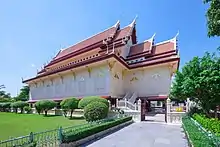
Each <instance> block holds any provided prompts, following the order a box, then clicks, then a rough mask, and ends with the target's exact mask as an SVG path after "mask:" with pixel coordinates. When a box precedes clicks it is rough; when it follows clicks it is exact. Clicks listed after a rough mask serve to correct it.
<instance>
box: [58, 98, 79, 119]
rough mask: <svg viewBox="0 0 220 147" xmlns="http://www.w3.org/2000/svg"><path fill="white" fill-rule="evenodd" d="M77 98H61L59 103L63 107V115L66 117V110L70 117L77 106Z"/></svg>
mask: <svg viewBox="0 0 220 147" xmlns="http://www.w3.org/2000/svg"><path fill="white" fill-rule="evenodd" d="M78 103H79V100H78V99H76V98H69V99H65V100H62V102H61V103H60V105H61V108H62V109H63V112H64V115H65V117H66V115H67V112H68V111H70V118H72V115H73V111H74V109H77V108H78Z"/></svg>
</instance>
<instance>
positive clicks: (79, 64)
mask: <svg viewBox="0 0 220 147" xmlns="http://www.w3.org/2000/svg"><path fill="white" fill-rule="evenodd" d="M107 59H113V60H116V61H118V62H119V63H121V64H122V65H123V66H124V68H125V69H137V68H142V67H145V66H153V65H157V64H164V63H169V62H178V63H177V64H178V66H179V61H180V58H179V57H176V58H170V59H166V60H162V61H155V62H151V63H144V64H136V65H132V66H130V65H128V64H127V63H126V62H125V61H124V59H123V57H119V56H117V55H115V54H109V55H102V56H98V57H96V58H93V59H90V60H86V61H84V62H81V63H78V64H74V65H71V66H67V67H65V68H63V69H59V70H57V71H52V72H50V73H45V74H41V75H38V76H36V77H34V78H30V79H27V80H24V81H22V82H23V83H28V82H30V81H33V80H36V79H40V78H43V77H46V76H51V75H55V74H59V73H62V72H65V71H68V70H73V69H74V68H78V67H81V66H86V65H89V64H94V63H97V62H103V61H104V60H107ZM177 68H178V67H177Z"/></svg>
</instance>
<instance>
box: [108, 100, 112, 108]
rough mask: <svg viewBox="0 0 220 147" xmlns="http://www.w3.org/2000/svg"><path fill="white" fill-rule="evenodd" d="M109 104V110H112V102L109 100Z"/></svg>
mask: <svg viewBox="0 0 220 147" xmlns="http://www.w3.org/2000/svg"><path fill="white" fill-rule="evenodd" d="M108 103H109V110H111V107H112V104H111V101H110V100H108Z"/></svg>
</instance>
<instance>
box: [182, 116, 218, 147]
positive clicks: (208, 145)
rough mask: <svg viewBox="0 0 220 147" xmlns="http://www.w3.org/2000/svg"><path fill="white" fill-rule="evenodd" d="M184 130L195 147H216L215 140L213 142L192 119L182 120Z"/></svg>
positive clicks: (185, 118)
mask: <svg viewBox="0 0 220 147" xmlns="http://www.w3.org/2000/svg"><path fill="white" fill-rule="evenodd" d="M182 122H183V128H184V130H185V131H186V132H187V133H188V135H189V139H190V140H191V141H192V144H193V146H194V147H215V145H214V140H211V139H209V138H208V136H206V134H204V133H203V132H202V131H201V130H200V128H198V127H197V126H196V125H195V124H194V122H193V121H192V120H191V119H190V117H187V116H186V117H184V118H183V119H182Z"/></svg>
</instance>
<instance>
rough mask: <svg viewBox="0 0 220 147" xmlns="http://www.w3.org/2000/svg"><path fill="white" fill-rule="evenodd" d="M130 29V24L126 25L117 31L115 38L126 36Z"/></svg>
mask: <svg viewBox="0 0 220 147" xmlns="http://www.w3.org/2000/svg"><path fill="white" fill-rule="evenodd" d="M130 30H131V27H130V26H127V27H125V28H123V29H121V30H119V31H118V32H117V36H116V38H115V40H118V39H121V38H123V37H125V36H127V35H128V33H129V31H130Z"/></svg>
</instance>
